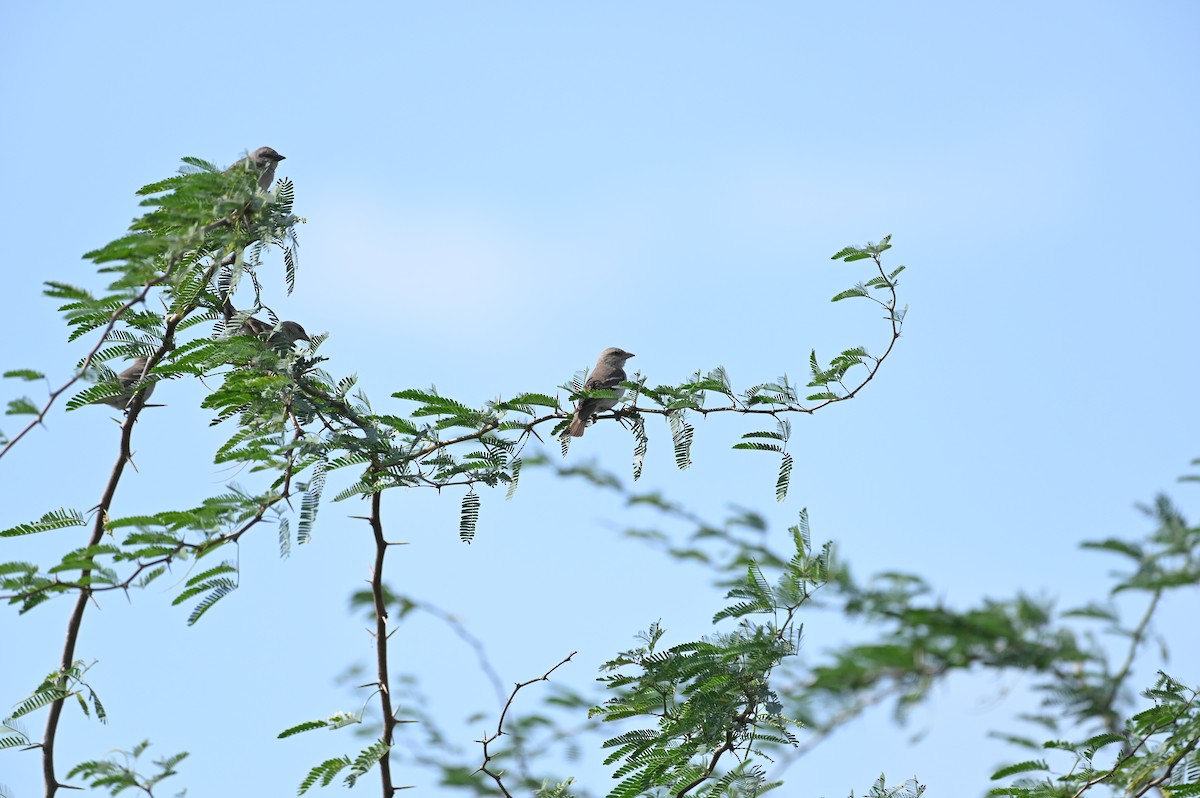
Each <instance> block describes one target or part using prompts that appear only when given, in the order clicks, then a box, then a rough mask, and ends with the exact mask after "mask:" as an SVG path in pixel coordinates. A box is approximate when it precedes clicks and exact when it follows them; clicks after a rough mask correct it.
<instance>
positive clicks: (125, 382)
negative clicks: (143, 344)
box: [93, 357, 155, 410]
mask: <svg viewBox="0 0 1200 798" xmlns="http://www.w3.org/2000/svg"><path fill="white" fill-rule="evenodd" d="M145 372H146V358H144V357H139V358H137V359H136V360H134V361H133V365H132V366H130V367H129V368H127V369H125V370H124V371H122V372H121V373H120V374H118V375H117V381H118V382H120V383H121V387H122V388H125V389H126V391H125V392H124V393H119V394H117V395H115V396H106V397H104V398H103V399H96V400H94V402H93V404H105V405H111V406H112V407H115V408H117V409H118V410H124V409H126V408H127V407H128V406H129V403H130V402H131V401H133V396H134V394H135V393H141V394H142V397H143V401H145V400H146V399H149V398H150V394H152V393H154V385H155V383H153V382H152V383H149V384H148V385H146V386H145V387H144V388H142V389H141V390H140V391H130V390H128V389H129V388H132V387H133V386H134V384H135V383H136V382H137V381H138V380H140V379H141V378H142V377H143V376H144V375H145Z"/></svg>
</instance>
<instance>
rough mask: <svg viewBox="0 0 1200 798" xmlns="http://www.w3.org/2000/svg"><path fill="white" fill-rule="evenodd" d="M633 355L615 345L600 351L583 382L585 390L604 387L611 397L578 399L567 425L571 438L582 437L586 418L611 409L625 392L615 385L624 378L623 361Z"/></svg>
mask: <svg viewBox="0 0 1200 798" xmlns="http://www.w3.org/2000/svg"><path fill="white" fill-rule="evenodd" d="M631 357H633V355H631V354H630V353H629V352H626V351H625V350H624V349H620V348H618V347H615V346H610V347H609V348H608V349H605V350H604V351H603V352H601V353H600V359H599V360H597V361H596V367H595V368H594V369H592V373H591V375H590V376H589V377H588V381H587V382H586V383H584V385H583V389H584V390H585V391H596V390H600V389H602V388H603V389H606V390H610V391H613V392H614V396H612V397H611V398H602V397H598V396H597V397H591V398H588V399H580V400H579V406H578V407H576V408H575V417H574V418H572V419H571V425H570V426H569V427H567V432H569V433H570V434H571V437H573V438H582V437H583V427H584V425H585V424H587V422H588V419H589V418H591V417H592V416H594V415H595V414H596V413H603V412H604V411H605V410H612V409H613V407H614V406H616V404H617V401H618V400H619V399H620V398H621V396H622V394H624V393H625V389H624V388H619V387H617V386H618V385H620V383H622V382H624V380H625V368H624V367H625V361H626V360H628V359H629V358H631Z"/></svg>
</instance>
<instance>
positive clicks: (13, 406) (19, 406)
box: [4, 396, 41, 416]
mask: <svg viewBox="0 0 1200 798" xmlns="http://www.w3.org/2000/svg"><path fill="white" fill-rule="evenodd" d="M40 412H41V410H40V409H39V408H38V406H37V405H35V404H34V403H33V400H32V399H30V398H29V397H28V396H22V397H21V398H20V399H10V400H9V401H8V409H6V410H5V411H4V415H6V416H36V415H37V414H38V413H40Z"/></svg>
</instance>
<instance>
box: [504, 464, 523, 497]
mask: <svg viewBox="0 0 1200 798" xmlns="http://www.w3.org/2000/svg"><path fill="white" fill-rule="evenodd" d="M508 468H509V471H510V472H511V473H512V481H511V482H509V483H508V492H507V493H506V494H505V495H504V498H506V499H511V498H512V497H513V494H514V493H516V492H517V483H518V482H520V481H521V458H520V457H514V458H513V460H512V463H510V464H509V467H508Z"/></svg>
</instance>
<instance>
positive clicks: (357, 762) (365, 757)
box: [346, 740, 391, 787]
mask: <svg viewBox="0 0 1200 798" xmlns="http://www.w3.org/2000/svg"><path fill="white" fill-rule="evenodd" d="M390 750H391V746H389V745H388V744H387V743H386V742H384V741H383V740H377V741H376V742H375V744H374V745H372V746H371V747H370V748H364V749H363V750H362V752H361V753H360V754H359V755H358V756H356V757H355V758H354V763H353V764H352V765H351V766H350V772H349V773H348V774H347V775H346V786H347V787H353V786H354V782H356V781H357V780H358V777H359V776H364V775H366V774H367V773H368V772H370V770H371V768H373V767H375V763H376V762H378V761H379V760H381V759H383V758H384V757H385V756H386V755H387V752H388V751H390Z"/></svg>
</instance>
